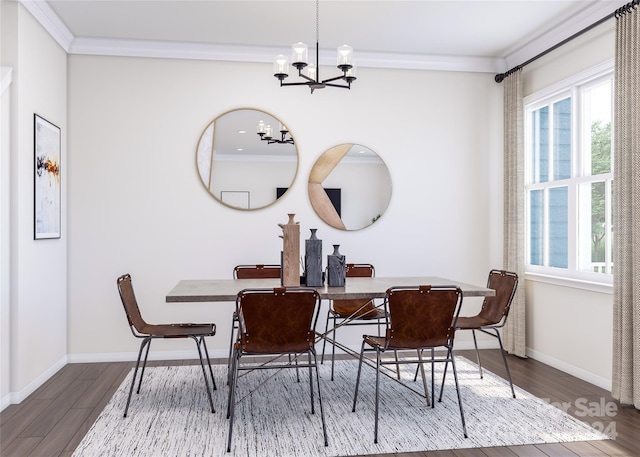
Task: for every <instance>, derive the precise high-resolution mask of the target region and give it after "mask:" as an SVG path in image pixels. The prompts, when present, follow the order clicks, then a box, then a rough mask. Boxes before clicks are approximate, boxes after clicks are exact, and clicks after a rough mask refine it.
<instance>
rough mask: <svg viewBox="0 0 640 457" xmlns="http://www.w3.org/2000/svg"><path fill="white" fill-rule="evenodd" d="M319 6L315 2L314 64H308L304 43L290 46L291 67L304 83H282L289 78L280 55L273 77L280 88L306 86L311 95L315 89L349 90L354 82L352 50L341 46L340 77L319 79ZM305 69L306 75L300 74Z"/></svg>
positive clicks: (317, 1)
mask: <svg viewBox="0 0 640 457" xmlns="http://www.w3.org/2000/svg"><path fill="white" fill-rule="evenodd" d="M319 17H320V6H319V0H316V63H315V65H314V64H309V63H308V47H307V45H306V44H304V43H296V44H294V45H293V46H291V51H292V52H291V65H293V66H294V67H295V68H296V69H297V70H298V76H299V77H301V78H302V79H304V80H305V81H301V82H295V83H285V82H283V81H284V79H285V78H287V77H288V76H289V61H288V60H287V58H286V57H285V56H283V55H282V54H280V55H279V56H278V57H276V61H275V65H274V69H275V73H274V75H273V76H275V77H276V78H278V79H279V80H280V86H281V87H282V86H308V87H309V88H310V89H311V93H312V94H313V91H314V90H316V89H324V88H325V87H327V86H330V87H341V88H343V89H351V83H352V82H353V81H355V80H356V68H355V67H354V65H353V62H352V59H353V48H352V47H351V46H348V45H346V44H345V45H343V46H340V47H339V48H338V65H337V66H338V68H339V69H340V71H342V75H340V76H336V77H334V78H329V79H324V80H321V79H320V65H319V55H320V45H319V44H318V43H319V41H320V25H319V24H320V21H319ZM305 68H306V74H305V73H303V72H302V70H304V69H305ZM338 80H342V81H344V83H346V84H336V83H335V82H333V81H338Z"/></svg>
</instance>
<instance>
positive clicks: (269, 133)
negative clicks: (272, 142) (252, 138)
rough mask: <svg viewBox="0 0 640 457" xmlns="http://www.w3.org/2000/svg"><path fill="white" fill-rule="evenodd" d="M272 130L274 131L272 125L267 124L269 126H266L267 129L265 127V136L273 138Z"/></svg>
mask: <svg viewBox="0 0 640 457" xmlns="http://www.w3.org/2000/svg"><path fill="white" fill-rule="evenodd" d="M272 132H273V129H272V128H271V126H270V125H267V126H266V127H265V129H264V137H265V138H266V139H271V138H273V133H272Z"/></svg>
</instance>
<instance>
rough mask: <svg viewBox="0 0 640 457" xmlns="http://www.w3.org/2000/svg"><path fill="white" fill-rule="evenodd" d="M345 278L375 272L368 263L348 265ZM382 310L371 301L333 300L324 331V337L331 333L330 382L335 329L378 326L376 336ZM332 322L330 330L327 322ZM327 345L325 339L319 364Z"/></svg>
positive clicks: (383, 317)
mask: <svg viewBox="0 0 640 457" xmlns="http://www.w3.org/2000/svg"><path fill="white" fill-rule="evenodd" d="M345 274H346V277H347V278H373V277H374V276H375V275H376V270H375V268H374V266H373V265H371V264H369V263H348V264H347V266H346V271H345ZM386 317H387V316H386V314H385V312H384V310H382V309H380V308H377V307H376V305H375V303H374V302H373V300H367V299H364V300H362V299H349V300H333V301H332V302H331V304H330V305H329V311H328V312H327V323H326V326H325V329H324V334H325V336H329V334H330V333H332V336H333V338H331V339H332V340H333V342H334V343H333V344H332V348H331V380H332V381H333V363H334V360H335V355H336V343H335V341H336V339H337V337H336V334H337V329H338V328H340V327H342V326H344V325H378V335H379V334H380V328H381V326H382V325H383V324H385V322H386ZM330 321H333V325H332V327H331V330H330V329H329V322H330ZM326 345H327V338H325V339H324V341H323V343H322V357H321V358H320V363H324V352H325V347H326Z"/></svg>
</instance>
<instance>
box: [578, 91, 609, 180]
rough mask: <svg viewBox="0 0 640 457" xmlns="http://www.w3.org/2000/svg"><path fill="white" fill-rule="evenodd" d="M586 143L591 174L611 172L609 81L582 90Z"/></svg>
mask: <svg viewBox="0 0 640 457" xmlns="http://www.w3.org/2000/svg"><path fill="white" fill-rule="evenodd" d="M583 94H584V105H585V106H584V115H585V123H586V127H588V128H589V131H588V132H587V135H588V141H587V145H590V147H591V154H590V158H589V157H587V158H586V159H587V160H589V159H590V162H591V167H590V172H591V175H597V174H601V173H609V172H611V81H610V80H607V81H605V82H603V83H600V84H598V85H596V86H593V87H590V88H588V89H585V90H584V93H583Z"/></svg>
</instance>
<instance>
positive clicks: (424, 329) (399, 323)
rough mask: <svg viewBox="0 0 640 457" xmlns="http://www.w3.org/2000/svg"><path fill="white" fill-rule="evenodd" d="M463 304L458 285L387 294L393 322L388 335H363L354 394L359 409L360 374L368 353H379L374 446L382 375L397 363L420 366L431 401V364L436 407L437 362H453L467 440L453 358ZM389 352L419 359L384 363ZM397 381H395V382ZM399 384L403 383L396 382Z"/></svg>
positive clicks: (393, 289)
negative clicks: (428, 376)
mask: <svg viewBox="0 0 640 457" xmlns="http://www.w3.org/2000/svg"><path fill="white" fill-rule="evenodd" d="M461 304H462V291H461V290H460V288H459V287H456V286H431V285H420V286H414V287H391V288H389V289H388V290H387V292H386V297H385V299H384V306H385V309H386V311H387V312H388V313H389V321H388V325H387V328H386V331H385V335H384V336H371V335H363V338H362V347H361V349H360V361H359V364H358V375H357V377H356V387H355V392H354V395H353V408H352V411H354V412H355V410H356V402H357V400H358V389H359V386H360V374H361V371H362V362H363V359H364V358H365V350H366V348H367V347H368V348H369V349H367V350H369V351H372V350H373V351H375V354H376V361H375V366H376V387H375V423H374V438H373V440H374V443H377V442H378V416H379V404H380V372H381V368H383V367H384V365H391V364H395V365H396V366H399V365H400V364H417V366H418V367H419V368H420V371H421V373H422V382H423V386H424V397H425V398H426V399H427V400H428V398H429V390H428V386H427V380H426V375H425V372H424V364H425V363H430V364H431V401H430V402H427V404H430V405H431V407H432V408H434V407H435V402H434V400H435V398H434V396H435V385H434V384H435V380H434V369H435V363H441V362H444V363H447V364H448V363H449V362H451V366H452V367H453V377H454V380H455V385H456V392H457V395H458V406H459V408H460V419H461V421H462V430H463V432H464V437H465V438H466V437H467V426H466V423H465V419H464V411H463V408H462V397H461V396H460V385H459V384H458V374H457V372H456V365H455V359H454V356H453V340H454V335H455V326H456V320H457V318H458V314H459V313H460V306H461ZM436 348H444V349H446V355H444V356H442V355H440V354H438V356H437V357H436V352H435V349H436ZM425 349H429V350H430V352H431V357H430V358H427V359H423V357H422V356H423V351H424V350H425ZM388 350H396V351H398V350H405V351H406V350H410V351H416V353H417V358H411V359H408V358H404V359H400V360H395V361H393V360H391V361H390V360H386V361H385V360H383V359H382V358H381V354H382V353H384V352H386V351H388ZM444 375H446V370H444V371H443V378H442V386H441V387H440V396H439V398H438V401H442V394H443V392H444V382H445V376H444ZM394 381H395V380H394ZM395 382H399V381H395Z"/></svg>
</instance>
